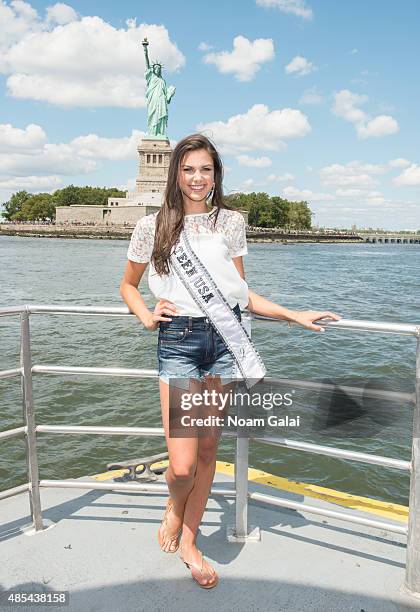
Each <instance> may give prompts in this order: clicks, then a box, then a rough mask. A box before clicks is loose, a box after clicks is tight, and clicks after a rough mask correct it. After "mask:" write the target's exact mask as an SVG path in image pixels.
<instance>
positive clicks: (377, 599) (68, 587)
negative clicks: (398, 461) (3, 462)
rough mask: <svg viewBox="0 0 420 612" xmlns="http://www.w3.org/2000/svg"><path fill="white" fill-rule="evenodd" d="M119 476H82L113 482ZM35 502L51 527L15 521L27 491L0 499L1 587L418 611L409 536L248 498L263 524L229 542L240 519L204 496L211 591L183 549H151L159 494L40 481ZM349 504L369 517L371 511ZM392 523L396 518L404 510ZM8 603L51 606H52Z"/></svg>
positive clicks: (93, 603) (156, 604) (135, 600)
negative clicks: (408, 562)
mask: <svg viewBox="0 0 420 612" xmlns="http://www.w3.org/2000/svg"><path fill="white" fill-rule="evenodd" d="M221 466H222V467H223V464H218V468H219V467H221ZM119 474H121V472H114V473H111V472H108V473H106V474H103V475H96V476H87V477H85V478H82V479H80V480H88V481H92V479H95V480H106V482H111V483H112V478H113V477H115V476H116V475H119ZM161 478H162V482H163V483H164V478H163V476H162V477H161ZM215 485H219V487H220V486H223V488H232V490H233V488H234V481H233V478H232V476H231V475H229V474H228V473H227V471H226V470H223V469H221V470H219V469H218V471H217V473H216V476H215ZM249 490H250V492H252V491H259V492H263V493H269V494H270V495H275V496H280V497H283V498H287V499H292V500H293V501H300V502H302V501H307V502H308V503H310V504H311V505H313V506H314V505H315V506H323V507H324V508H328V509H334V510H337V509H338V510H340V507H339V505H337V504H336V503H331V502H330V501H326V500H325V499H323V498H322V496H310V497H307V496H306V495H302V494H300V493H296V492H294V491H293V488H292V487H291V488H290V487H289V490H286V489H284V488H283V489H281V488H277V487H272V486H268V485H265V484H261V483H259V482H255V481H252V480H251V481H250V483H249ZM306 497H307V499H305V498H306ZM41 501H42V508H43V520H44V523H48V521H52V523H53V525H52V526H50V527H49V528H48V529H46V530H44V531H43V532H40V533H37V534H32V535H31V534H30V533H25V532H24V531H22V528H23V527H24V526H25V525H28V523H30V516H29V499H28V495H27V493H21V494H19V495H16V496H14V497H10V498H8V499H5V500H3V501H1V502H0V509H1V520H0V538H1V540H2V543H1V546H0V551H1V568H2V569H1V582H0V587H1V590H2V591H4V590H19V591H25V592H30V591H38V592H39V591H43V592H48V591H69V593H70V604H69V606H68V607H65V608H62V609H67V610H71V611H73V610H74V611H78V612H80V611H83V612H84V611H92V612H93V611H98V612H99V611H101V612H104V611H108V610H109V611H110V612H111V611H112V612H120V611H126V610H127V611H131V610H133V611H142V610H148V611H150V610H152V611H159V610H165V612H166V611H168V610H182V611H185V610H186V611H189V610H196V609H199V608H201V607H207V606H211V609H214V610H217V611H223V610H228V611H229V612H233V611H236V610H238V611H239V610H240V611H241V612H243V611H248V610H252V611H253V610H264V611H267V610H269V611H272V610H287V611H289V610H292V611H294V610H296V611H297V610H299V611H302V610H310V611H315V610H316V611H317V610H319V611H321V610H322V611H324V610H328V611H330V610H331V611H337V610H346V611H354V612H361V611H365V612H374V611H376V610H377V611H378V612H379V611H380V612H386V611H395V610H398V611H402V610H419V609H420V600H417V599H416V598H413V597H412V596H409V595H407V594H406V593H405V592H404V589H403V587H402V585H403V581H404V568H405V556H406V538H405V536H404V535H399V534H395V533H390V532H382V531H379V530H378V529H373V528H370V527H364V526H359V525H353V524H351V523H345V522H343V521H339V520H335V519H334V520H333V519H325V518H323V517H321V516H315V515H309V514H302V513H301V512H296V511H293V510H287V509H283V508H276V507H273V506H268V505H265V504H261V503H257V502H255V501H252V500H251V501H250V503H249V522H250V524H251V525H257V526H259V527H260V530H261V540H260V541H259V542H247V543H246V544H238V543H228V542H227V538H226V534H227V529H228V526H229V525H232V524H233V523H234V520H235V515H234V498H229V497H223V496H219V495H218V496H214V497H212V496H211V497H210V498H209V501H208V504H207V509H206V511H205V514H204V517H203V522H202V524H201V527H200V533H199V536H198V540H197V542H198V546H199V548H200V549H201V550H202V551H203V553H204V555H205V557H206V558H207V559H208V560H209V561H210V562H211V563H212V564H213V565H214V567H215V568H216V571H217V572H218V573H219V576H220V582H219V585H218V586H217V587H216V588H215V589H211V590H208V591H207V590H204V589H200V588H199V587H198V585H197V584H196V583H195V582H194V581H193V580H192V579H191V577H190V573H189V571H188V570H187V568H186V567H185V565H184V564H183V563H182V562H181V561H180V559H179V557H178V554H172V555H171V554H165V553H163V552H161V551H160V549H159V547H158V544H157V539H156V533H157V529H158V526H159V523H160V520H161V518H162V514H163V511H164V508H165V504H166V496H165V495H163V494H162V495H157V494H156V493H153V494H148V493H147V494H146V493H134V492H133V493H131V492H127V493H124V492H113V491H101V490H93V491H88V490H82V489H68V488H41ZM372 506H373V508H375V507H376V505H375V503H373V505H372ZM383 507H384V508H385V507H386V505H385V504H383ZM352 512H355V513H356V514H358V515H360V516H365V517H367V518H374V516H373V515H372V510H370V511H369V512H365V511H364V510H360V509H356V510H352ZM382 515H383V513H382ZM387 520H390V519H389V516H388V517H387ZM402 520H404V519H402ZM395 523H396V524H399V525H401V524H402V522H401V517H400V518H399V519H398V520H396V521H395ZM3 605H4V604H3ZM13 607H17V608H19V609H20V610H26V609H28V610H29V609H30V610H33V609H38V610H51V609H55V608H56V605H49V606H43V605H36V606H35V607H33V606H32V605H31V606H29V605H19V606H13ZM57 607H58V606H57ZM60 608H61V606H60ZM11 609H12V608H11Z"/></svg>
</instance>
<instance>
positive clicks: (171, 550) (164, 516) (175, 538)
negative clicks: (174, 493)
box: [157, 498, 182, 553]
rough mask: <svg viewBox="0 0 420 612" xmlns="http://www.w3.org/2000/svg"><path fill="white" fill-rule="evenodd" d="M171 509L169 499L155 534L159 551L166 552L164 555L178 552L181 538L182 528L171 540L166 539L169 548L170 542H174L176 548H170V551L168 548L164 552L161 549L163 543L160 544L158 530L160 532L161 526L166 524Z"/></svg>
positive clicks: (170, 500) (171, 505)
mask: <svg viewBox="0 0 420 612" xmlns="http://www.w3.org/2000/svg"><path fill="white" fill-rule="evenodd" d="M172 507H173V502H172V499H171V498H169V499H168V503H167V504H166V510H165V514H164V515H163V519H162V522H161V524H160V527H159V529H158V533H157V538H158V542H159V546H160V549H161V551H162V552H166V553H175V552H176V551H177V550H178V548H179V542H180V538H181V533H182V528H181V529H180V530H179V531H178V533H177V534H175V535H174V536H172V537H171V538H168V539H167V543H168V542H169V546H171V545H172V542H175V543H176V547H175V548H172V549H171V548H169V550H164V548H162V547H163V543H162V538H161V535H160V530H161V527H162V526H163V525H165V524H167V521H168V514H169V512H170V511H171V510H172Z"/></svg>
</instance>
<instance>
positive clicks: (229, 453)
mask: <svg viewBox="0 0 420 612" xmlns="http://www.w3.org/2000/svg"><path fill="white" fill-rule="evenodd" d="M127 246H128V242H127V241H125V240H109V241H108V240H87V239H79V240H72V239H56V238H50V239H41V238H29V237H28V238H19V237H12V236H10V237H9V236H4V237H1V239H0V261H1V267H0V286H1V299H0V306H11V305H22V304H44V305H46V304H54V305H79V306H123V305H124V303H123V301H122V299H121V297H120V295H119V285H120V282H121V278H122V275H123V270H124V267H125V263H126V251H127ZM248 250H249V254H248V255H247V256H246V257H245V258H244V263H245V271H246V277H247V281H248V284H249V286H250V288H252V289H253V290H254V291H255V292H256V293H258V294H260V295H263V296H264V297H266V298H268V299H270V300H272V301H274V302H277V303H279V304H282V305H284V306H287V307H288V308H290V309H293V310H306V309H312V310H331V311H334V312H336V313H338V314H339V315H341V316H342V317H343V318H345V319H364V320H371V321H386V322H396V323H413V324H420V316H419V275H418V270H419V269H420V247H419V245H397V244H392V245H379V244H374V245H372V244H303V243H296V244H287V245H282V244H278V243H260V244H249V245H248ZM145 276H147V272H146V275H145ZM140 291H141V292H142V294H143V296H144V297H145V300H146V303H148V305H149V306H152V305H153V304H154V299H153V296H152V295H151V294H150V293H149V291H148V287H147V280H146V278H143V280H142V282H141V285H140ZM30 321H31V350H32V361H33V364H37V365H41V364H43V365H69V366H90V367H94V366H102V367H128V368H152V369H155V368H156V367H157V360H156V345H157V333H153V332H149V331H147V330H145V329H144V328H143V326H142V325H141V323H140V322H139V321H138V320H137V319H136V318H135V317H116V316H115V317H112V316H87V315H63V314H39V315H38V314H35V315H31V318H30ZM19 336H20V324H19V317H18V316H8V317H2V318H0V369H10V368H13V367H18V365H19ZM252 337H253V341H254V344H255V345H256V347H257V348H258V351H259V352H260V354H261V356H262V358H263V360H264V363H265V365H266V367H267V370H268V376H269V377H270V378H275V379H292V380H301V381H313V382H328V383H337V384H341V385H342V384H347V385H358V386H361V387H366V388H385V389H387V390H389V391H403V392H407V393H413V391H414V372H415V369H414V368H415V339H414V338H413V337H405V336H399V335H394V334H386V333H371V332H365V331H363V332H362V331H351V330H339V329H332V328H329V329H327V330H326V332H325V333H316V332H312V331H309V330H306V329H303V328H302V327H300V326H297V325H293V326H292V327H290V328H289V327H288V326H287V325H286V324H285V323H284V322H279V323H277V322H274V323H269V322H260V321H257V322H254V323H253V332H252ZM33 383H34V404H35V411H36V422H37V423H42V424H63V425H64V424H65V425H71V424H77V425H108V426H122V425H125V426H138V427H140V426H149V427H153V426H154V427H160V426H161V420H160V404H159V392H158V382H157V379H143V380H141V379H134V378H107V377H103V376H101V377H93V376H85V375H83V376H74V375H50V374H46V375H41V374H34V376H33ZM290 386H291V388H292V387H293V384H291V385H290ZM296 397H297V401H298V402H300V408H301V413H302V415H303V416H305V415H306V416H308V417H309V416H311V418H314V417H316V413H317V411H319V410H321V411H322V410H323V409H324V408H325V406H326V405H331V403H332V402H333V398H332V397H331V394H330V396H328V395H326V396H325V397H324V396H321V395H319V394H317V393H316V392H312V393H308V392H306V393H303V392H302V393H301V392H299V390H296ZM334 401H335V403H337V400H336V399H335V400H334ZM372 406H373V404H371V406H370V407H371V408H372ZM372 414H373V416H372ZM372 414H367V419H366V418H365V419H364V421H363V423H362V427H357V424H358V419H357V418H352V419H350V420H349V423H347V426H346V427H345V428H343V429H341V430H336V429H334V428H332V429H331V432H329V431H322V432H320V431H316V430H315V429H313V430H311V429H310V428H306V429H305V430H304V431H302V432H296V436H297V437H299V436H300V437H299V439H305V440H307V441H313V442H316V443H320V444H326V445H330V446H337V447H340V448H345V449H349V450H358V451H361V452H367V453H373V454H378V455H383V456H389V457H393V458H399V459H406V460H408V459H409V458H410V454H411V432H412V424H411V422H412V406H411V405H410V404H409V403H408V402H404V401H395V400H394V401H386V400H381V401H380V402H379V400H378V401H376V403H375V405H374V411H373V413H372ZM0 415H1V430H5V429H9V428H12V427H18V426H20V425H21V424H22V400H21V390H20V381H19V379H18V378H13V379H5V380H2V381H0ZM356 416H357V415H356ZM364 416H365V417H366V414H365V415H364ZM366 423H370V426H366ZM278 435H282V432H281V431H279V432H278ZM288 437H293V436H292V435H290V432H288ZM164 450H165V443H164V439H163V438H149V439H147V438H143V437H134V436H98V435H80V436H78V435H64V434H59V435H54V436H49V435H48V434H40V435H39V436H38V460H39V467H40V476H41V478H44V479H62V478H77V477H79V476H82V475H85V474H93V473H98V472H100V471H104V470H105V469H106V464H108V463H110V462H115V461H119V460H125V459H129V458H132V457H141V456H145V455H148V454H154V453H158V452H163V451H164ZM234 450H235V445H234V440H233V439H230V438H224V439H222V441H221V443H220V447H219V455H218V458H219V459H220V460H226V461H230V462H233V461H234ZM249 464H250V466H252V467H255V468H259V469H262V470H265V471H266V472H270V473H272V474H275V475H279V476H284V477H287V478H289V479H291V480H299V481H303V482H310V483H316V484H319V485H321V486H325V487H330V488H334V489H339V490H341V491H347V492H349V493H353V494H357V495H364V496H367V497H373V498H376V499H380V500H385V501H392V502H396V503H401V504H407V503H408V487H409V476H408V474H406V473H402V472H400V471H397V470H393V469H388V468H381V467H378V466H373V465H369V464H362V463H356V462H349V461H344V460H338V459H335V458H329V457H323V456H321V455H314V454H310V453H303V452H299V451H290V450H287V449H284V448H275V447H272V446H266V445H263V444H260V443H257V442H251V444H250V459H249ZM0 479H1V485H0V488H1V490H3V489H7V488H9V487H12V486H17V485H19V484H21V483H23V482H26V481H27V476H26V465H25V447H24V441H23V439H17V438H13V439H10V440H6V441H4V442H3V444H2V445H1V452H0Z"/></svg>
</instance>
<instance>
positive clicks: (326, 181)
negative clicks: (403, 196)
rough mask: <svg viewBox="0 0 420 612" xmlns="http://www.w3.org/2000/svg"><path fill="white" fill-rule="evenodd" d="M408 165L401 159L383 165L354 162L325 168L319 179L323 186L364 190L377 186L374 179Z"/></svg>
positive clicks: (407, 162)
mask: <svg viewBox="0 0 420 612" xmlns="http://www.w3.org/2000/svg"><path fill="white" fill-rule="evenodd" d="M409 165H410V162H409V161H408V160H406V159H403V158H398V159H392V160H390V161H388V162H385V163H383V164H368V163H363V162H359V161H357V160H355V161H351V162H348V163H347V164H331V165H329V166H325V167H324V168H322V169H321V171H320V177H321V181H322V184H323V185H332V186H335V187H343V188H347V189H348V190H349V189H363V190H366V189H370V188H372V187H374V186H375V185H377V184H378V180H377V179H376V178H374V177H376V176H379V175H383V174H386V173H387V172H390V171H392V170H393V169H394V168H404V167H406V166H409ZM395 180H396V179H394V182H395ZM364 193H365V192H364ZM365 195H366V193H365Z"/></svg>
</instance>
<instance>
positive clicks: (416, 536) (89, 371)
mask: <svg viewBox="0 0 420 612" xmlns="http://www.w3.org/2000/svg"><path fill="white" fill-rule="evenodd" d="M33 314H63V315H68V314H77V315H91V316H92V315H93V316H98V315H104V316H129V317H134V316H135V315H134V314H132V313H131V312H130V311H129V309H128V308H127V307H116V308H113V307H92V306H54V305H47V306H45V305H32V304H30V305H24V306H11V307H6V308H0V317H2V316H8V315H19V316H20V325H21V344H20V367H19V368H13V369H10V370H2V371H0V379H5V378H13V377H20V378H21V389H22V400H23V419H24V425H23V426H21V427H16V428H14V429H9V430H6V431H2V432H0V440H5V439H10V438H13V437H16V436H22V435H23V436H24V437H25V444H26V462H27V473H28V482H27V483H25V484H23V485H20V486H17V487H13V488H10V489H7V490H5V491H2V492H0V500H1V499H5V498H7V497H11V496H13V495H17V494H19V493H22V492H24V491H28V493H29V503H30V512H31V517H32V521H33V528H34V530H35V531H36V532H40V531H42V530H43V529H44V525H43V522H42V510H41V500H40V487H59V488H74V489H89V490H93V489H96V490H104V491H107V490H112V491H131V492H133V491H138V492H156V493H167V492H168V489H167V486H166V485H164V484H158V483H138V482H127V483H124V482H114V483H112V484H109V483H108V484H107V483H104V482H88V481H79V480H71V479H67V480H42V479H41V480H40V479H39V470H38V456H37V434H40V433H48V434H57V433H66V434H77V435H83V434H89V435H92V434H94V435H132V436H161V437H163V436H164V431H163V428H161V427H105V426H79V425H48V424H38V425H37V424H36V422H35V410H34V402H33V394H32V374H33V373H34V372H35V373H37V374H58V375H60V374H85V375H91V376H117V377H135V378H157V377H158V372H157V370H150V369H133V368H102V367H72V366H49V365H34V364H32V357H31V345H30V315H33ZM247 316H250V318H251V319H252V320H255V321H258V320H261V321H266V322H267V321H268V322H275V323H279V322H280V321H279V319H274V318H270V317H262V316H260V315H255V314H253V313H247ZM322 325H325V327H331V328H334V329H338V330H348V329H351V330H359V331H367V332H377V333H392V334H400V335H406V336H413V337H414V338H416V339H417V343H416V370H415V393H414V394H409V393H399V392H391V393H390V392H388V391H383V390H375V389H370V390H368V391H366V389H361V388H357V387H351V389H352V391H356V393H357V392H359V393H361V392H362V391H363V393H364V394H365V395H369V396H370V397H376V398H381V397H382V398H383V397H388V398H389V397H393V398H394V399H397V398H398V399H403V400H405V401H409V402H411V403H412V404H413V405H414V414H413V440H412V459H411V461H403V460H399V459H393V458H389V457H382V456H378V455H370V454H368V453H361V452H355V451H348V450H344V449H340V448H334V447H329V446H322V445H318V444H312V443H308V442H301V441H297V440H291V439H287V438H282V437H277V436H276V437H251V438H246V437H240V436H236V437H237V441H236V461H235V487H234V489H231V488H223V487H212V490H211V495H223V496H230V497H235V501H236V508H235V513H236V524H235V533H234V538H233V539H234V540H235V541H246V540H247V538H248V537H249V536H250V534H249V532H248V501H249V500H256V501H259V502H264V503H267V504H271V505H273V506H278V507H283V508H289V509H293V510H298V511H302V512H306V513H309V514H315V515H321V516H325V517H329V518H333V519H339V520H342V521H348V522H353V523H356V524H359V525H365V526H368V527H374V528H377V529H381V530H387V531H391V532H394V533H399V534H407V563H406V575H405V587H406V589H407V590H408V592H410V593H411V594H419V593H420V326H418V325H409V324H399V323H385V322H376V321H361V320H350V319H340V320H339V321H322ZM266 380H267V381H268V382H269V381H270V379H266ZM288 382H289V383H290V382H292V383H293V384H294V386H301V387H304V388H305V387H307V388H311V389H313V388H316V387H318V388H321V387H322V388H325V387H328V385H325V384H323V383H318V384H317V383H312V382H305V381H290V380H289V381H288ZM242 410H246V408H245V407H244V406H239V407H238V417H239V418H240V417H241V416H244V414H245V413H242V414H241V411H242ZM226 435H235V434H232V433H229V432H226ZM250 441H252V442H258V443H263V444H269V445H272V446H280V447H285V448H288V449H293V450H296V451H302V452H309V453H315V454H322V455H325V456H330V457H338V458H340V459H349V460H353V461H359V462H364V463H370V464H374V465H378V466H382V467H389V468H394V469H398V470H405V471H409V472H410V473H411V476H410V499H409V519H408V527H405V526H400V525H395V524H394V523H391V522H387V521H378V520H374V519H368V518H364V517H360V516H356V515H355V514H353V513H349V512H339V511H334V510H328V509H325V508H322V507H317V506H312V505H309V504H306V503H300V502H293V501H291V500H288V499H281V498H278V497H275V496H271V495H267V494H263V493H259V492H249V491H248V457H249V443H250ZM231 539H232V538H231Z"/></svg>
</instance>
